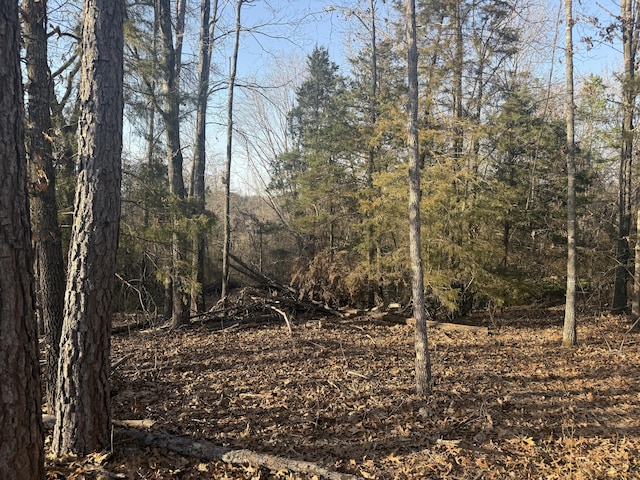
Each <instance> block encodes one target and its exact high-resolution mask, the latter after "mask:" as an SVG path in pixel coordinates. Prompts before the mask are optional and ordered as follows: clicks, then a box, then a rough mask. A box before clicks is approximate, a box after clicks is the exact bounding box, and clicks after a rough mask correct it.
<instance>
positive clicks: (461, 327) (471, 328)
mask: <svg viewBox="0 0 640 480" xmlns="http://www.w3.org/2000/svg"><path fill="white" fill-rule="evenodd" d="M406 324H407V325H411V326H415V324H416V319H415V318H407V320H406ZM427 327H429V328H439V329H441V330H457V331H461V332H473V333H480V334H483V335H489V328H488V327H480V326H477V325H465V324H462V323H448V322H434V321H431V320H427Z"/></svg>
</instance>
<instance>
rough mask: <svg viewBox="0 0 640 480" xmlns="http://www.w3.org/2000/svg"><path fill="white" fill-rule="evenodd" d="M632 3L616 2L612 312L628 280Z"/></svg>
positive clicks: (621, 306)
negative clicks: (618, 55) (618, 65)
mask: <svg viewBox="0 0 640 480" xmlns="http://www.w3.org/2000/svg"><path fill="white" fill-rule="evenodd" d="M633 5H634V1H633V0H622V1H621V3H620V10H621V14H620V20H621V23H622V51H623V65H624V73H623V76H622V132H621V137H622V138H621V147H620V169H619V174H618V182H619V184H618V189H619V197H618V239H617V245H616V269H615V281H614V291H613V303H612V305H611V310H612V312H613V313H622V312H624V311H625V310H626V309H627V302H628V295H627V280H628V278H629V270H628V267H629V265H628V263H629V256H630V255H629V234H630V231H631V196H632V191H631V179H632V171H631V167H632V162H633V137H634V131H633V116H634V112H635V102H636V97H637V86H636V82H635V69H636V49H637V39H636V19H635V15H634V9H633Z"/></svg>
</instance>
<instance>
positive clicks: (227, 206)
mask: <svg viewBox="0 0 640 480" xmlns="http://www.w3.org/2000/svg"><path fill="white" fill-rule="evenodd" d="M243 3H244V0H237V3H236V33H235V40H234V45H233V57H232V59H231V71H230V72H229V96H228V99H227V160H226V163H225V186H224V187H225V192H224V214H223V215H224V220H223V223H224V244H223V250H222V292H221V296H222V299H223V300H224V299H225V298H226V297H227V294H228V293H229V292H228V289H229V253H230V252H231V152H232V141H233V90H234V88H235V83H236V67H237V65H238V49H239V46H240V28H241V26H242V25H241V21H240V13H241V12H242V4H243Z"/></svg>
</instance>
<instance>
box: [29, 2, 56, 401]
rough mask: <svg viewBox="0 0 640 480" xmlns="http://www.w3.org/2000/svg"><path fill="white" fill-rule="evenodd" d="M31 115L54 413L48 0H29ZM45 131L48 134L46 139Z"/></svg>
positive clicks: (34, 212)
mask: <svg viewBox="0 0 640 480" xmlns="http://www.w3.org/2000/svg"><path fill="white" fill-rule="evenodd" d="M23 10H24V11H25V15H24V17H25V22H24V43H25V50H26V71H27V79H28V81H27V94H28V117H27V158H28V164H29V177H30V197H31V198H30V201H31V232H32V238H33V243H34V246H35V270H36V272H37V277H36V278H37V282H38V283H37V286H38V288H37V306H38V312H39V315H40V321H41V322H42V325H43V326H44V332H45V342H46V349H45V390H46V399H47V404H48V407H49V411H53V399H54V396H55V389H56V378H57V372H58V356H59V352H60V345H59V344H60V331H61V329H62V315H63V310H64V259H63V257H62V241H61V236H60V227H59V225H58V205H57V203H56V178H55V175H56V173H55V170H54V168H53V153H52V151H53V148H52V144H51V142H52V141H53V139H52V138H51V137H50V135H52V128H51V112H50V105H51V102H50V93H51V87H50V78H49V66H48V63H47V32H46V26H47V1H46V0H39V1H37V0H25V2H24V3H23ZM45 135H46V136H47V137H48V138H45Z"/></svg>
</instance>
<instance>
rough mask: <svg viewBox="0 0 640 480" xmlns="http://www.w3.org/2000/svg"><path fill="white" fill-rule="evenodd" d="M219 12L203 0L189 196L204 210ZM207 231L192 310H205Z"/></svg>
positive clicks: (197, 251) (199, 249) (196, 265)
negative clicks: (204, 268)
mask: <svg viewBox="0 0 640 480" xmlns="http://www.w3.org/2000/svg"><path fill="white" fill-rule="evenodd" d="M217 16H218V0H214V2H213V18H211V0H202V1H201V3H200V53H199V60H198V91H197V98H196V141H195V145H194V147H193V162H192V167H191V184H190V187H189V196H190V197H191V198H192V199H193V200H194V202H195V208H196V213H197V214H198V215H203V214H204V212H205V188H204V187H205V183H204V170H205V163H206V162H205V158H206V155H205V154H206V148H205V146H206V142H205V139H206V130H207V106H208V101H209V73H210V69H211V50H212V48H213V33H214V27H215V24H216V20H217ZM204 246H205V239H204V234H203V233H201V232H200V231H198V232H197V233H196V238H195V239H194V245H193V247H194V248H193V261H192V267H193V273H194V278H193V282H192V284H193V285H192V287H191V311H192V312H194V313H195V312H197V311H203V310H204V296H203V295H202V283H203V266H202V264H203V262H204V252H205V248H204Z"/></svg>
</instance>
